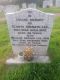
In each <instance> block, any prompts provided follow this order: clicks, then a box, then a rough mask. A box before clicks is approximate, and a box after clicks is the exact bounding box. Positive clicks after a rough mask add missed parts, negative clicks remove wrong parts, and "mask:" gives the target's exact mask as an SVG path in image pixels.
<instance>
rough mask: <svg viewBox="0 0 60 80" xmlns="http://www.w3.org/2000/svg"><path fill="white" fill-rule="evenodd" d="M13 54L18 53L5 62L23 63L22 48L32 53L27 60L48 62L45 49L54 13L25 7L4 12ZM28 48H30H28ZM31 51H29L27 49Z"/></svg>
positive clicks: (47, 44)
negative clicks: (31, 56) (16, 10)
mask: <svg viewBox="0 0 60 80" xmlns="http://www.w3.org/2000/svg"><path fill="white" fill-rule="evenodd" d="M6 18H7V23H8V29H9V34H10V40H11V43H12V49H13V54H15V55H18V56H17V57H16V58H15V60H13V59H9V60H7V63H24V62H26V60H24V50H25V48H27V50H26V51H25V52H26V53H27V54H29V53H30V54H31V53H33V59H32V60H31V61H27V62H44V63H45V62H49V57H48V54H47V49H48V46H49V40H50V35H51V30H52V26H53V20H54V15H53V14H50V13H44V12H41V11H40V10H37V9H32V8H27V9H22V10H20V11H18V12H14V13H7V14H6ZM29 48H30V49H29ZM31 49H32V50H33V52H31V51H30V52H29V50H31Z"/></svg>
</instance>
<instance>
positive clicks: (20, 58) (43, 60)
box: [6, 56, 51, 64]
mask: <svg viewBox="0 0 60 80" xmlns="http://www.w3.org/2000/svg"><path fill="white" fill-rule="evenodd" d="M36 62H37V63H50V62H51V61H50V58H49V56H34V58H33V60H31V61H26V60H24V57H23V56H18V57H16V58H10V59H8V60H7V61H6V63H7V64H22V63H36Z"/></svg>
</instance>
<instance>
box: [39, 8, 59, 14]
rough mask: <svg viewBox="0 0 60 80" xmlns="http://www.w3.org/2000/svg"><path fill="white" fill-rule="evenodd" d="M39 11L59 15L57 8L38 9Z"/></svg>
mask: <svg viewBox="0 0 60 80" xmlns="http://www.w3.org/2000/svg"><path fill="white" fill-rule="evenodd" d="M38 9H39V10H41V11H44V12H50V13H60V7H59V8H57V7H52V8H38Z"/></svg>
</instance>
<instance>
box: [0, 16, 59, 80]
mask: <svg viewBox="0 0 60 80" xmlns="http://www.w3.org/2000/svg"><path fill="white" fill-rule="evenodd" d="M11 53H12V49H11V44H10V40H9V34H8V29H7V24H6V21H4V22H2V21H1V22H0V80H60V17H56V19H55V21H54V27H53V30H52V35H51V39H50V44H49V49H48V53H49V55H50V58H51V61H52V62H51V63H50V64H38V63H35V64H32V63H31V64H21V65H6V64H3V63H4V62H5V60H6V59H7V58H8V57H9V55H10V54H11Z"/></svg>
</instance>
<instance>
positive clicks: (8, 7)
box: [4, 5, 19, 13]
mask: <svg viewBox="0 0 60 80" xmlns="http://www.w3.org/2000/svg"><path fill="white" fill-rule="evenodd" d="M4 10H5V12H7V13H10V12H16V11H18V10H19V6H18V5H6V6H5V7H4Z"/></svg>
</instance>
